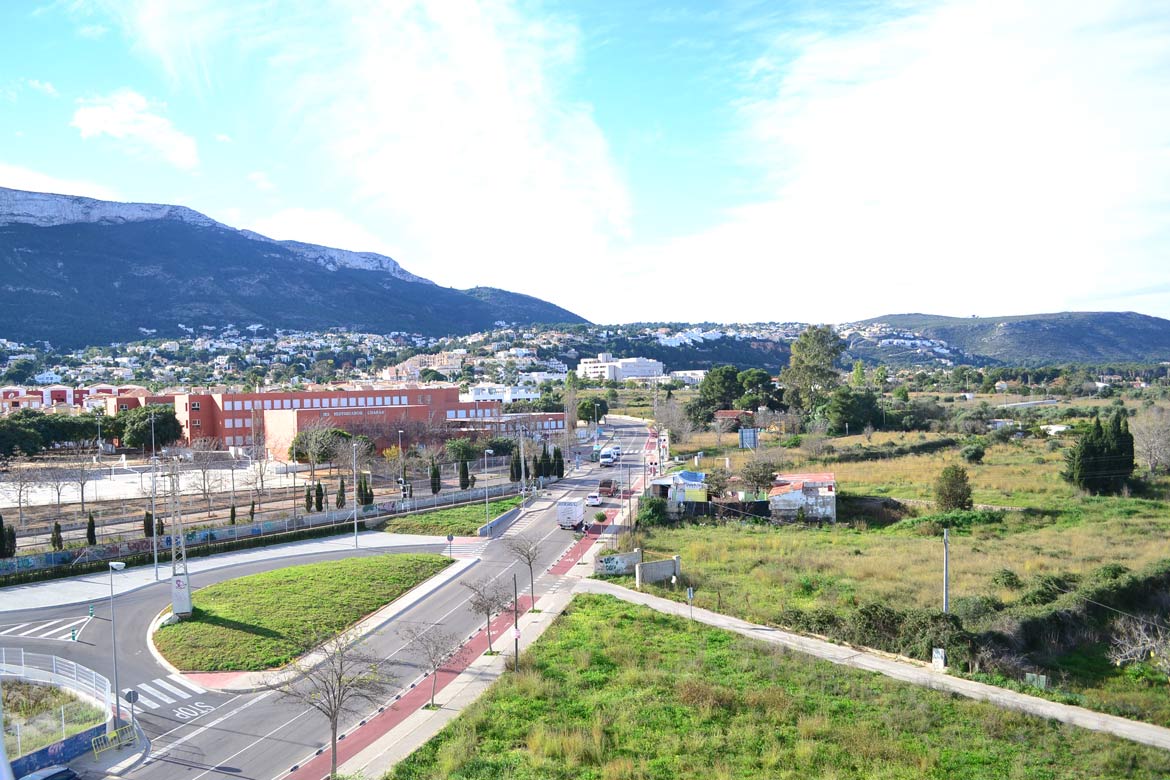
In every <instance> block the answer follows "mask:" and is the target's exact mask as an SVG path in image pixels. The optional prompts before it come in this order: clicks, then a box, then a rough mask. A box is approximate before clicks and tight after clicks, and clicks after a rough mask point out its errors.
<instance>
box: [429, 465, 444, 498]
mask: <svg viewBox="0 0 1170 780" xmlns="http://www.w3.org/2000/svg"><path fill="white" fill-rule="evenodd" d="M442 489H443V478H442V476H441V475H440V474H439V464H438V463H435V459H434V458H431V495H432V496H433V495H436V494H437V493H438V492H439V491H440V490H442Z"/></svg>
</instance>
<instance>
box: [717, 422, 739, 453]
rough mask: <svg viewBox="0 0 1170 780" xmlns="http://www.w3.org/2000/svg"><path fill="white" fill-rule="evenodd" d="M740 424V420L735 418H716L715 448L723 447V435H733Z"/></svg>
mask: <svg viewBox="0 0 1170 780" xmlns="http://www.w3.org/2000/svg"><path fill="white" fill-rule="evenodd" d="M738 424H739V420H736V419H735V418H733V417H717V418H715V446H716V447H722V446H723V434H725V433H731V432H732V431H733V430H735V426H736V425H738Z"/></svg>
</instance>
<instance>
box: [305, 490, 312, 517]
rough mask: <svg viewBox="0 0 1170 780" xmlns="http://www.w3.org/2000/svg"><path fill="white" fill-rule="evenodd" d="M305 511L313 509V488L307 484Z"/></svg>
mask: <svg viewBox="0 0 1170 780" xmlns="http://www.w3.org/2000/svg"><path fill="white" fill-rule="evenodd" d="M305 511H306V512H312V511H313V489H312V488H310V487H309V486H308V485H305Z"/></svg>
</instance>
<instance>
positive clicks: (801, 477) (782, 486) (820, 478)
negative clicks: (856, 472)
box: [768, 472, 837, 497]
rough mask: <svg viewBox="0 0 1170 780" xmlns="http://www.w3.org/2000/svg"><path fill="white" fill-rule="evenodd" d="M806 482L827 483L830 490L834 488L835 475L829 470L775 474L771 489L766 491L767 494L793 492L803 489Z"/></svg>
mask: <svg viewBox="0 0 1170 780" xmlns="http://www.w3.org/2000/svg"><path fill="white" fill-rule="evenodd" d="M806 482H809V483H812V484H814V485H824V484H828V485H829V489H830V490H835V489H836V486H837V477H836V476H835V475H834V474H831V473H829V472H821V473H819V474H777V475H776V477H775V478H774V479H773V480H772V489H771V490H769V491H768V496H769V497H771V496H782V495H784V494H785V493H795V492H797V491H801V490H804V484H805V483H806Z"/></svg>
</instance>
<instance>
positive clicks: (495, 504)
mask: <svg viewBox="0 0 1170 780" xmlns="http://www.w3.org/2000/svg"><path fill="white" fill-rule="evenodd" d="M523 501H524V499H523V498H522V497H521V496H512V497H511V498H502V499H499V500H496V501H491V502H489V503H488V507H487V510H486V511H485V510H484V507H483V504H467V505H465V506H455V507H451V508H450V509H439V510H436V511H434V512H427V513H426V514H421V515H407V516H405V517H396V518H394V519H392V520H390V521H389V522H388V523H387V524H386V529H385V530H386V531H387V532H389V533H392V534H431V535H445V534H454V535H455V536H475V534H476V531H478V530H479V527H480V526H482V525H484V524H485V523H487V522H488V521H487V520H485V519H484V518H485V517H487V518H490V519H492V520H494V519H495V518H497V517H499V516H500V515H502V514H504V513H505V512H507V511H508V510H509V509H513V508H515V507H518V506H520V504H521V503H522V502H523Z"/></svg>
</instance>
